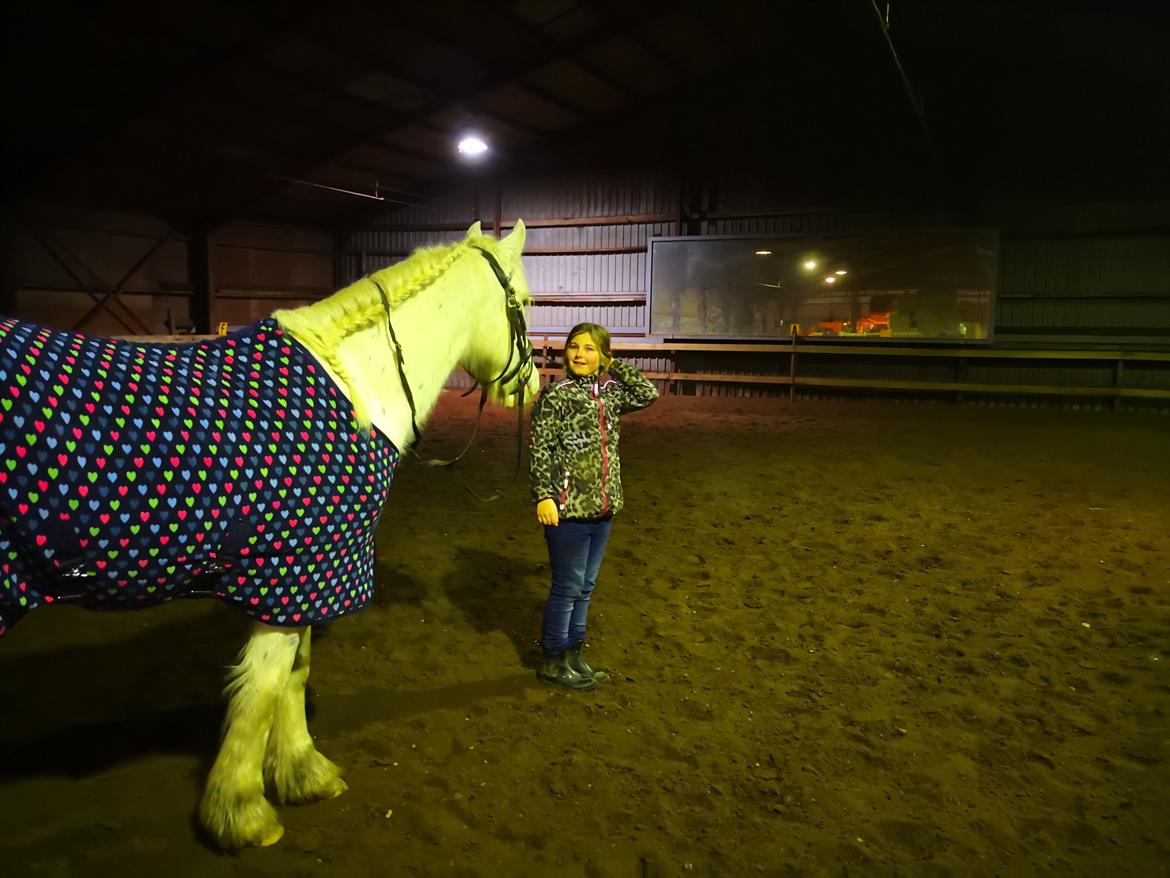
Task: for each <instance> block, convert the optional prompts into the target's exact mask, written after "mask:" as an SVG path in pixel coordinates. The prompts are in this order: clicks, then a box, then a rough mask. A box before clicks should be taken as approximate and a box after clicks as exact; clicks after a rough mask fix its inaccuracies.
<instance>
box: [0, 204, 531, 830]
mask: <svg viewBox="0 0 1170 878" xmlns="http://www.w3.org/2000/svg"><path fill="white" fill-rule="evenodd" d="M524 237H525V229H524V224H523V223H522V222H518V223H517V224H516V227H515V229H514V230H513V231H512V232H511V234H509V235H507V236H506V237H504V238H502V239H500V240H498V241H497V240H496V239H495V238H493V237H491V236H488V235H484V234H483V233H482V232H481V230H480V225H479V223H475V224H474V225H472V226H471V228H470V229H468V231H467V234H466V236H465V238H464V239H463V240H461V241H458V242H456V243H454V244H448V245H440V246H436V247H432V248H427V249H422V250H419V251H416V252H415V253H414V254H412V255H411V256H410V257H408V258H407V259H405V260H404V261H402V262H400V263H398V264H397V265H394V266H391V267H389V268H385V269H382V270H380V271H377V272H374V273H373V274H371V275H369V276H368V277H365V278H363V279H361V280H358V281H356V282H355V283H353V284H351V285H350V286H348V287H346V288H345V289H342V290H340V291H338V292H336V293H334V294H333V295H332V296H330V297H328V298H326V299H323V300H321V301H319V302H316V303H313V304H310V305H306V306H304V307H301V308H295V309H288V310H280V311H276V312H275V313H273V314H272V315H271V316H270V317H269V318H267V319H265V320H262V321H260V322H258V323H256V324H253V325H252V326H249V327H246V328H244V329H241V330H237V331H235V332H233V333H231V334H228V335H226V336H221V337H218V338H215V339H214V340H203V341H198V342H188V343H183V344H172V343H158V342H155V343H139V342H134V341H132V340H128V339H106V338H98V337H92V336H85V335H81V334H77V333H72V332H61V331H55V330H51V329H47V328H44V327H39V326H36V325H34V324H30V323H25V322H21V321H17V320H4V321H0V459H2V460H3V465H2V466H0V636H3V635H4V634H6V633H7V632H8V630H9V629H10V628H11V626H12V625H13V624H14V623H15V622H16V621H17V620H18V619H19V618H20V617H21V616H22V615H23V614H24V613H26V612H27V611H29V610H31V609H34V608H36V607H40V606H45V605H49V604H69V603H74V604H79V605H81V606H83V607H86V608H88V609H98V610H101V609H134V608H139V607H146V606H153V605H156V604H159V603H161V602H164V601H167V600H170V599H172V598H178V597H214V598H217V599H219V600H221V601H224V602H226V603H229V604H232V605H234V606H236V607H239V608H241V609H242V610H243V611H244V612H245V613H247V614H248V615H249V616H250V617H251V618H252V629H251V634H250V636H249V638H248V640H247V642H246V643H245V644H244V646H243V648H242V650H241V651H240V654H239V658H238V662H237V664H235V665H234V666H233V667H232V668H230V670H229V674H228V683H227V686H226V690H225V694H226V696H227V700H228V705H227V712H226V717H225V719H224V723H223V729H222V734H221V741H220V747H219V751H218V753H217V755H216V758H215V761H214V764H213V766H212V768H211V770H210V773H209V775H208V778H207V781H206V785H205V788H204V791H203V794H202V798H201V801H200V804H199V821H200V823H201V824H202V827H203V828H204V830H205V831H206V833H207V835H208V836H209V838H210V840H211V841H212V842H213V843H214V844H216V845H217V846H219V847H220V848H222V849H224V850H228V851H233V850H238V849H240V848H244V847H249V846H264V845H270V844H274V843H275V842H277V841H278V840H279V839H280V837H281V836H282V835H283V833H284V829H283V826H282V825H281V823H280V820H279V818H278V816H277V813H276V809H275V808H274V807H273V804H272V803H273V802H276V803H277V804H283V803H301V802H310V801H314V800H320V799H328V798H333V797H335V796H338V795H340V794H341V793H342V792H344V791H345V790H346V789H347V787H346V784H345V781H344V780H343V779H342V777H341V771H340V769H339V768H338V767H337V766H336V765H335V764H334V763H333V762H331V761H330V760H329V759H327V758H326V757H325V756H323V755H322V754H321V753H319V752H318V751H317V749H316V747H315V746H314V744H313V739H312V737H311V736H310V734H309V731H308V727H307V719H306V712H305V685H306V681H307V679H308V676H309V655H310V650H309V646H310V639H311V637H310V634H311V631H312V627H311V626H314V625H319V624H326V623H331V622H333V621H334V620H335V619H338V618H341V617H342V616H345V615H346V614H348V613H351V612H356V611H358V610H360V609H362V608H363V607H364V606H366V604H367V603H368V602H369V600H370V597H371V594H372V590H373V584H374V582H373V580H374V552H375V547H374V537H375V532H376V530H377V525H378V520H379V517H380V514H381V510H382V507H383V504H384V502H385V500H386V499H387V496H388V494H389V490H390V484H391V480H392V478H393V474H394V471H395V469H396V467H397V466H398V463H399V460H400V456H401V454H402V452H403V451H405V450H408V449H410V447H411V445H412V444H413V443H415V442H416V441H417V439H418V437H419V424H420V423H423V422H425V421H426V418H427V416H428V415H429V414H430V413H431V411H432V410H433V408H434V406H435V404H436V402H437V401H438V398H439V395H440V393H441V392H442V389H443V386H444V384H445V383H446V381H447V379H448V377H449V375H450V374H451V372H452V371H453V370H454V369H455V368H456V367H459V366H462V367H463V368H465V369H466V370H467V371H468V372H469V373H470V374H471V376H472V377H473V378H475V379H476V381H477V382H478V383H480V384H481V385H482V386H483V388H484V393H485V394H487V395H488V396H490V398H492V399H493V400H494V401H497V402H500V403H503V404H505V405H519V406H520V407H521V408H522V407H523V405H524V401H525V398H526V397H527V398H528V399H531V398H533V397H534V396H535V393H536V392H537V390H538V389H539V376H538V372H537V370H536V369H535V368H534V365H533V359H532V347H531V345H530V344H529V342H528V338H527V331H526V324H525V319H524V309H525V308H526V307H527V306H528V304H529V303H530V300H531V296H530V294H529V291H528V286H527V282H526V281H525V278H524V271H523V267H522V264H521V258H520V257H521V251H522V250H523V246H524ZM266 794H267V795H266ZM270 799H271V801H270Z"/></svg>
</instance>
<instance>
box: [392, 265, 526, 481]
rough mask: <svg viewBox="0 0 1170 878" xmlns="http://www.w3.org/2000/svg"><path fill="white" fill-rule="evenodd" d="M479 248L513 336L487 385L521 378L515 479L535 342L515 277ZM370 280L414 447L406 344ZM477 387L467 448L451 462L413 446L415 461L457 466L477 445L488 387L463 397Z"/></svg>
mask: <svg viewBox="0 0 1170 878" xmlns="http://www.w3.org/2000/svg"><path fill="white" fill-rule="evenodd" d="M475 249H476V250H478V251H479V254H480V255H481V256H482V257H483V258H484V259H486V260H487V263H488V265H490V266H491V269H492V273H493V274H495V276H496V280H497V281H499V283H500V286H501V287H502V288H503V291H504V298H505V304H506V307H507V314H508V330H509V333H510V336H511V338H510V345H509V350H508V361H507V362H506V363H505V364H504V368H503V369H502V370H500V374H499V375H497V376H496V377H495V378H493V379H491V380H490V381H488V382H487V384H496V383H499V384H501V385H503V384H506V383H507V382H508V381H511V380H512V379H513V378H515V377H517V376H519V377H520V379H521V380H520V382H519V389H518V391H517V395H518V397H519V399H518V402H517V406H516V409H517V412H518V422H517V433H516V469H515V471H514V472H513V473H512V478H513V479H515V478H516V476H517V475H519V473H520V463H521V459H522V457H523V454H524V391H525V389H526V387H527V384H528V378H529V376H530V375H531V374H532V369H533V351H532V343H531V342H530V341H529V340H528V325H527V323H526V322H525V320H524V309H523V308H522V307H521V305H520V300H519V298H518V297H517V295H516V289H515V288H514V287H513V286H512V279H511V277H509V276H508V275H507V274H506V273H505V272H504V269H503V267H502V266H501V265H500V263H499V261H498V260H497V259H496V257H495V256H494V255H493V254H492V253H489V252H488V251H487V250H485V249H484V248H482V247H475ZM370 280H371V281H372V282H373V284H374V286H375V287H377V288H378V295H379V296H381V297H382V307H383V308H385V309H386V328H387V330H389V332H390V341H391V343H392V344H393V346H394V355H395V356H394V361H395V364H396V365H397V366H398V378H399V380H400V381H401V382H402V389H403V391H404V392H405V394H406V402H407V405H409V406H410V427H411V429H412V430H413V431H414V444H415V445H417V444H418V443H419V442H421V441H422V432H421V431H420V430H419V428H418V420H417V416H418V412H417V410H416V408H415V405H414V394H413V393H412V392H411V390H410V382H409V381H407V380H406V360H405V358H404V357H403V355H402V344H401V343H400V342H399V341H398V335H397V334H396V333H395V332H394V323H393V320H392V319H391V311H390V297H389V296H388V295H387V294H386V290H385V288H384V287H383V286H382V285H381V284H380V283H379V282H378V281H377V280H375V279H374V278H373V277H370ZM513 360H515V361H516V365H515V366H513V365H512V361H513ZM473 377H474V376H473ZM477 386H478V387H479V388H480V396H479V408H478V410H477V411H476V414H475V426H474V427H473V428H472V431H471V438H469V439H468V440H467V444H466V445H464V446H463V450H462V451H460V452H459V453H458V454H457V455H455V456H454V457H452V458H450V459H449V460H434V459H432V460H426V459H424V458H422V457H421V456H419V454H418V453H417V452H416V451H415V450H414V446H413V445H412V446H411V447H410V448H408V449H407V451H408V453H409V454H410V455H411V456H412V457H413V458H414V459H415V460H417V461H418V462H419V463H422V464H425V465H426V466H431V467H448V466H454V465H455V464H456V463H458V462H459V460H460V459H462V457H463V455H465V454H466V453H467V452H468V451H469V450H470V449H471V446H472V444H473V443H474V442H475V436H476V434H477V433H478V432H479V422H480V419H481V418H482V416H483V409H484V406H485V404H486V403H487V386H486V385H485V384H484V383H483V382H481V381H480V380H479V379H478V378H477V379H475V383H474V384H472V385H471V388H470V389H469V390H468V391H467V392H466V393H464V394H463V396H468V395H469V394H471V393H472V392H473V391H474V390H475V388H476V387H477ZM463 487H465V488H466V489H467V491H468V493H470V494H471V496H473V497H475V499H476V500H479V501H480V502H483V503H490V502H491V501H493V500H498V499H500V498H501V497H503V496H504V495H503V493H502V492H500V491H497V492H495V493H494V494H493V495H492V496H490V497H486V498H485V497H480V496H479V495H478V494H477V493H476V492H475V491H474V490H473V489H472V487H471V486H470V485H468V484H467V482H466V481H464V482H463Z"/></svg>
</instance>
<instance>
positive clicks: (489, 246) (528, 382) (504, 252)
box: [463, 220, 540, 406]
mask: <svg viewBox="0 0 1170 878" xmlns="http://www.w3.org/2000/svg"><path fill="white" fill-rule="evenodd" d="M467 237H468V239H469V240H470V241H473V242H474V246H475V247H476V249H477V250H479V252H480V255H481V257H482V261H483V269H482V276H483V277H484V279H485V282H486V290H487V291H486V292H485V293H484V298H485V301H486V303H487V304H486V307H484V308H482V309H480V311H481V316H480V319H479V321H478V323H477V324H476V325H475V326H474V327H473V332H472V333H471V343H470V344H469V346H468V350H467V354H466V358H465V361H464V363H463V366H464V368H465V369H467V371H468V372H470V373H471V375H472V377H473V378H475V379H476V380H477V381H478V382H479V383H480V384H482V385H483V386H484V387H485V388H486V389H487V392H488V395H489V396H490V397H491V398H492V399H494V400H496V401H497V402H502V403H503V404H504V405H508V406H511V405H515V404H516V403H517V402H519V401H520V399H521V393H523V399H525V400H533V399H535V398H536V394H537V392H538V391H539V390H540V375H539V373H538V372H537V370H536V364H535V363H534V362H533V359H532V345H531V344H530V343H529V342H528V324H527V321H526V320H525V317H524V315H525V311H526V309H527V308H528V305H529V304H530V302H531V299H532V297H531V294H530V293H529V291H528V281H527V280H525V278H524V266H523V265H522V264H521V262H520V254H521V251H523V249H524V223H523V222H522V221H520V220H517V221H516V228H514V229H513V230H512V233H511V234H509V235H507V236H506V237H504V238H502V239H500V240H499V241H494V240H492V239H491V238H487V237H484V236H483V233H482V232H481V231H480V228H479V223H478V222H477V223H474V224H473V225H472V226H471V228H470V229H468V230H467ZM468 316H471V315H468Z"/></svg>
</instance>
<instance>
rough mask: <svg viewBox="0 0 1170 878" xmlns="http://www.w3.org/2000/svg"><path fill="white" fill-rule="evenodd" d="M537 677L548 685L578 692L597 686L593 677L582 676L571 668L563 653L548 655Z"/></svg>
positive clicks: (542, 661)
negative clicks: (552, 684)
mask: <svg viewBox="0 0 1170 878" xmlns="http://www.w3.org/2000/svg"><path fill="white" fill-rule="evenodd" d="M536 676H537V677H539V678H540V679H541V680H543V681H544V682H546V683H554V684H555V685H557V686H563V687H564V688H566V689H574V690H578V691H580V690H582V689H592V688H593V687H594V686H596V685H597V683H595V682H594V680H593V678H592V677H585V676H582V675H581V674H578V673H577V672H576V671H574V670H573V669H572V668H571V667H569V663H568V661H567V660H566V658H565V653H563V652H562V653H558V654H557V655H546V656H545V657H544V658H543V659H542V660H541V663H540V667H539V668H538V669H537V671H536Z"/></svg>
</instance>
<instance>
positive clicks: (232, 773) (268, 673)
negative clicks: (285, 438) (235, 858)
mask: <svg viewBox="0 0 1170 878" xmlns="http://www.w3.org/2000/svg"><path fill="white" fill-rule="evenodd" d="M299 643H300V637H299V635H298V633H297V632H296V631H289V630H288V629H283V628H273V627H270V626H268V625H263V624H260V623H256V625H255V627H254V629H253V631H252V636H251V637H250V638H248V642H247V643H246V644H245V645H244V648H243V650H241V652H240V662H239V664H237V665H236V666H235V667H234V668H232V670H231V672H230V673H229V675H228V685H227V689H226V691H227V694H228V696H229V699H230V700H229V703H228V710H227V718H226V719H225V720H224V731H223V741H222V743H221V744H220V748H219V754H218V755H217V756H216V757H215V764H214V765H213V766H212V767H211V774H210V775H209V776H208V778H207V787H206V789H205V790H204V792H203V801H202V802H201V803H200V805H199V818H200V820H201V822H202V823H203V826H204V827H205V828H206V829H207V831H208V832H209V833H210V834H211V837H212V839H214V840H215V842H216V843H217V844H218V845H219V846H220V847H222V848H224V849H225V850H236V849H238V848H243V847H249V846H253V845H270V844H274V843H275V842H277V841H278V840H279V839H280V837H281V836H282V835H284V827H283V826H281V825H280V820H279V818H277V816H276V810H275V809H274V808H273V807H272V805H271V804H269V802H268V800H267V799H265V798H264V774H263V767H264V753H265V750H266V749H267V747H268V739H269V736H270V733H271V731H272V727H273V724H274V721H275V718H276V713H277V708H278V705H279V703H280V699H281V697H282V695H283V694H284V692H285V690H286V689H287V687H288V680H289V675H290V674H291V672H292V667H293V662H294V660H295V659H296V654H297V647H298V645H299Z"/></svg>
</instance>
